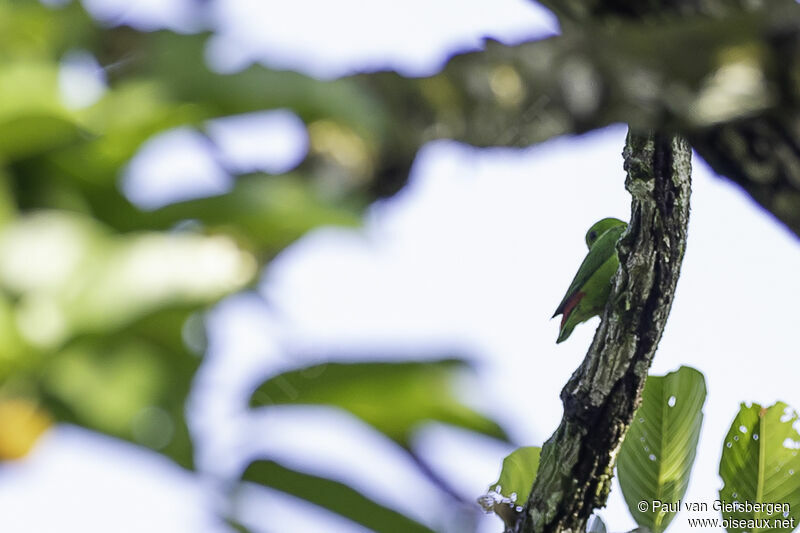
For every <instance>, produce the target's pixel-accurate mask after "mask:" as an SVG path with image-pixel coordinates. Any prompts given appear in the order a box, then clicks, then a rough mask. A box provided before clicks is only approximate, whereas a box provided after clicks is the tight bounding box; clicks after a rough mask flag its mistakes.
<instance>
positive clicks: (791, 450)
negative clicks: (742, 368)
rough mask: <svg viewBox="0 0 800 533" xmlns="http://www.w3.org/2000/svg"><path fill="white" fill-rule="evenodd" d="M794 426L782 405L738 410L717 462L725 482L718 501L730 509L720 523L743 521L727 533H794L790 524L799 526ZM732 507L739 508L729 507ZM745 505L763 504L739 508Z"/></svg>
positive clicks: (799, 463) (799, 458)
mask: <svg viewBox="0 0 800 533" xmlns="http://www.w3.org/2000/svg"><path fill="white" fill-rule="evenodd" d="M797 424H798V417H797V413H796V412H795V411H794V409H792V408H791V407H789V406H788V405H786V404H785V403H783V402H777V403H776V404H775V405H773V406H771V407H762V406H760V405H758V404H755V403H754V404H752V405H750V406H747V405H745V404H742V405H741V407H740V409H739V413H738V414H737V415H736V418H734V420H733V423H732V424H731V428H730V430H729V431H728V435H727V436H726V437H725V444H724V445H723V447H722V459H721V460H720V462H719V475H720V477H721V478H722V481H723V482H724V483H725V484H724V486H723V487H722V489H721V490H720V491H719V496H720V500H724V501H725V502H728V503H729V504H731V507H730V508H725V509H722V510H721V512H722V518H723V519H728V520H731V519H732V520H740V521H742V522H741V523H739V524H730V526H729V527H728V528H727V530H728V531H729V532H737V533H738V532H744V531H753V532H756V531H757V532H775V533H777V532H781V531H782V532H786V531H790V530H792V529H794V528H793V527H791V526H790V523H791V521H792V520H793V521H794V524H795V525H796V524H797V523H798V521H800V455H798V450H800V434H799V433H798V432H797V429H796V426H797ZM734 502H740V503H741V504H742V506H740V507H734V506H735V503H734ZM745 503H749V504H756V505H758V504H766V505H764V506H763V507H756V506H755V505H751V506H750V507H744V504H745ZM762 520H766V522H761V521H762ZM775 520H779V521H781V523H776V522H774V521H775ZM784 521H785V522H784ZM737 526H738V527H737Z"/></svg>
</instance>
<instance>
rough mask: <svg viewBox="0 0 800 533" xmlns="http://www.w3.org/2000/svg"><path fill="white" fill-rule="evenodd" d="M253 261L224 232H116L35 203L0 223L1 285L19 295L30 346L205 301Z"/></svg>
mask: <svg viewBox="0 0 800 533" xmlns="http://www.w3.org/2000/svg"><path fill="white" fill-rule="evenodd" d="M54 256H56V257H58V258H59V260H58V261H53V260H52V258H53V257H54ZM255 266H256V265H255V261H254V259H253V257H252V256H251V255H250V254H248V253H246V252H244V251H242V250H240V249H239V248H238V247H237V246H236V244H235V243H234V242H233V241H232V240H231V239H229V238H227V237H224V236H216V237H206V236H202V235H197V234H190V233H169V234H167V233H141V234H133V235H125V236H119V235H113V234H110V233H108V231H107V230H106V229H105V228H103V227H102V226H101V225H99V224H97V223H95V222H94V221H92V220H91V219H89V218H86V217H83V216H80V215H77V214H69V213H66V212H58V211H41V212H38V213H35V214H31V215H28V216H25V217H22V218H20V219H18V220H17V221H15V222H14V223H13V224H10V225H8V226H6V227H5V228H3V229H2V230H0V288H2V289H5V290H6V291H8V292H9V293H11V294H14V295H15V296H17V297H18V305H17V320H18V323H19V324H20V329H21V332H22V333H23V335H24V336H25V337H26V338H27V339H28V340H29V342H30V343H31V344H32V345H35V346H38V347H39V348H47V349H49V348H55V347H58V346H60V345H61V344H62V343H64V342H66V341H67V340H68V339H70V338H71V337H72V336H74V335H78V334H83V333H99V332H111V331H114V330H115V329H117V328H120V327H122V326H124V325H125V324H129V323H131V322H132V321H135V320H138V319H139V318H140V317H143V316H145V315H147V314H148V313H152V312H156V311H159V310H161V309H163V308H167V307H181V306H183V307H192V306H194V307H196V306H201V305H206V304H209V303H212V302H214V301H216V300H218V299H219V298H221V297H223V296H225V295H226V294H229V293H231V292H233V291H236V290H238V289H240V288H242V287H243V286H244V285H245V284H246V283H248V282H249V281H250V280H251V279H252V278H253V276H254V275H255Z"/></svg>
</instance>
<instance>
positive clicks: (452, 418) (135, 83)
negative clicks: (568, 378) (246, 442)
mask: <svg viewBox="0 0 800 533" xmlns="http://www.w3.org/2000/svg"><path fill="white" fill-rule="evenodd" d="M208 37H209V35H208V34H194V35H190V34H186V35H179V34H176V33H172V32H168V31H157V32H152V33H147V32H140V31H136V30H134V29H132V28H128V27H121V26H113V25H112V26H109V25H107V24H100V23H97V22H96V21H94V20H92V18H91V17H90V16H88V15H87V13H86V12H85V11H84V10H83V8H82V6H81V5H80V4H79V3H78V2H68V3H66V4H65V5H62V6H58V7H47V6H44V5H41V4H40V3H38V2H36V1H31V0H28V1H24V0H12V1H3V2H0V339H2V342H0V461H2V460H12V459H16V458H19V457H21V456H23V455H25V454H26V453H27V452H28V451H29V450H30V449H31V448H32V446H34V445H35V442H36V440H37V439H38V438H39V436H40V435H41V434H42V433H43V432H44V431H46V429H47V428H48V427H50V426H51V425H52V424H54V423H55V424H57V423H72V424H77V425H80V426H83V427H85V428H89V429H91V430H95V431H98V432H102V433H104V434H107V435H111V436H114V437H117V438H121V439H125V440H127V441H130V442H133V443H136V444H139V445H141V446H144V447H147V448H150V449H151V450H154V451H158V452H160V453H163V454H164V455H165V456H167V457H170V458H171V459H173V460H174V461H175V462H176V463H177V464H180V465H182V466H184V467H186V468H193V467H194V452H193V448H194V446H193V444H192V439H191V434H190V431H189V428H188V426H187V421H186V414H185V404H186V399H187V396H188V395H189V393H190V391H191V388H192V381H193V377H194V375H195V372H196V370H197V368H198V367H199V365H200V364H201V361H202V357H201V356H202V353H198V352H202V351H203V349H204V347H203V338H204V332H202V331H198V330H201V329H203V313H204V311H205V310H207V309H208V308H209V307H210V306H212V305H214V304H215V303H216V302H217V301H219V300H220V299H221V298H224V297H225V296H227V295H230V294H232V293H235V292H237V291H240V290H243V289H246V288H248V287H250V286H252V284H253V283H255V281H256V279H257V275H258V272H259V271H260V270H261V269H262V268H263V267H264V266H265V264H266V263H267V262H268V261H269V260H271V259H272V258H273V257H274V256H275V255H276V254H278V253H279V252H280V251H281V250H283V249H284V248H285V247H286V246H288V245H289V244H291V243H292V242H294V241H295V240H297V239H298V238H299V237H301V236H302V235H303V234H305V233H306V232H307V231H309V230H311V229H313V228H315V227H319V226H324V225H341V226H350V227H353V226H357V225H358V224H359V223H360V219H361V214H362V212H363V209H364V208H365V207H366V206H367V205H369V203H370V202H371V201H372V200H374V199H375V191H376V190H386V189H387V187H385V186H380V185H376V183H374V181H375V180H377V179H379V178H378V177H379V176H384V175H391V176H390V177H391V179H392V180H394V181H393V182H392V183H393V184H394V185H392V187H393V188H394V189H396V186H399V185H402V184H403V183H404V182H405V179H406V176H407V170H408V166H410V163H411V158H412V156H413V150H414V149H415V147H412V146H405V145H403V146H405V148H404V149H403V150H406V148H407V149H408V153H406V151H403V150H400V151H398V150H397V148H396V147H397V146H398V145H397V143H396V140H397V132H395V131H393V128H392V127H391V123H390V121H389V119H388V116H389V114H388V113H387V112H386V110H385V109H383V108H382V107H381V106H382V105H386V104H385V103H381V102H379V101H378V100H377V99H375V98H374V97H373V96H372V95H371V94H370V93H369V92H368V91H367V90H365V88H364V85H363V84H359V83H357V82H356V81H355V80H354V79H348V80H339V81H332V82H322V81H319V80H315V79H312V78H308V77H306V76H303V75H300V74H294V73H288V72H276V71H270V70H269V69H266V68H264V67H261V66H252V67H250V68H247V69H245V70H243V71H241V72H237V73H232V74H220V73H216V72H214V71H212V70H211V69H210V68H209V67H208V66H207V65H206V63H205V61H204V53H205V52H204V51H205V43H206V40H207V38H208ZM75 57H82V58H84V59H86V58H88V60H89V61H90V64H91V62H94V61H96V62H97V68H96V69H95V70H96V71H97V72H96V74H97V76H96V78H97V79H95V80H94V81H93V82H92V83H94V84H95V87H94V89H92V88H91V87H90V86H89V85H86V86H85V87H83V88H82V89H81V87H79V91H80V90H82V91H83V93H81V94H79V96H80V98H78V99H77V100H75V99H74V98H73V99H70V98H69V95H68V94H67V93H68V91H67V89H66V88H65V79H66V73H67V70H66V69H67V67H68V65H69V61H70V60H72V59H74V58H75ZM98 87H99V89H98ZM93 90H94V91H95V92H94V93H93V92H92V91H93ZM73 96H74V95H73ZM277 109H283V110H289V111H291V112H292V113H294V114H295V115H296V116H297V117H299V119H300V120H301V121H302V122H303V124H304V125H305V127H306V130H307V134H308V139H309V147H308V153H307V154H306V156H305V159H304V160H303V161H302V162H301V163H300V164H299V165H298V166H297V167H296V168H294V169H290V170H288V171H287V172H285V173H283V174H280V175H271V174H269V173H264V172H259V173H250V174H247V175H236V173H235V172H233V171H232V170H231V169H229V168H225V165H224V164H222V161H221V160H218V159H216V157H217V156H218V155H219V152H218V151H219V150H220V147H218V146H215V144H214V140H213V138H212V136H211V135H208V134H207V131H206V130H207V129H208V128H209V124H210V122H211V121H212V120H214V119H217V118H222V117H226V116H231V115H236V114H243V113H249V112H256V111H262V110H277ZM175 128H183V129H187V128H188V129H189V130H190V131H193V132H196V133H198V134H199V135H200V136H201V138H202V139H204V140H206V141H207V148H208V151H209V154H210V155H211V158H212V159H214V160H215V161H216V162H217V163H219V164H220V168H222V170H223V171H224V172H226V173H228V174H229V177H230V178H231V181H232V185H231V187H230V188H229V190H227V191H226V192H224V193H221V194H217V195H214V196H208V197H204V198H196V199H192V200H185V201H177V202H172V203H170V204H168V205H164V206H162V207H159V208H156V209H150V210H147V209H144V208H141V207H139V206H137V205H135V204H134V203H133V202H132V201H131V200H130V199H129V198H127V197H126V196H125V194H124V193H123V190H122V187H121V182H120V180H121V178H122V177H123V176H124V175H125V174H126V172H127V169H128V166H129V163H130V161H131V159H132V158H133V157H134V156H136V155H137V154H138V153H139V151H140V150H141V149H142V146H143V145H144V144H145V143H148V142H151V141H153V139H154V138H156V137H157V136H159V135H160V134H163V133H165V132H168V131H170V130H172V129H175ZM393 147H394V148H393ZM387 151H389V152H390V155H389V156H388V157H387V156H386V153H387ZM381 161H384V163H381ZM385 161H388V163H385ZM381 164H386V165H388V166H389V167H391V168H389V169H388V170H387V169H380V168H377V166H378V165H381ZM398 176H401V178H400V179H398ZM394 189H393V190H394ZM188 337H192V338H194V339H195V340H197V339H200V340H199V341H198V342H191V343H190V344H191V347H190V346H188V345H187V338H188ZM465 368H466V365H465V363H463V362H459V361H455V360H447V361H435V362H430V363H419V362H409V363H391V364H389V363H360V364H356V363H353V364H329V365H322V366H320V367H315V368H310V369H302V370H297V371H294V372H288V373H286V374H283V375H280V376H275V377H273V378H270V379H269V380H268V381H267V382H266V383H264V385H263V386H262V387H261V388H260V389H259V391H258V392H257V394H256V396H254V403H255V404H260V405H266V404H276V403H299V404H324V405H330V406H334V407H338V408H341V409H344V410H347V411H349V412H350V413H352V414H353V415H355V416H357V417H359V418H361V419H362V420H364V421H365V422H367V423H369V424H370V425H372V426H373V427H374V428H375V429H376V430H377V431H379V432H381V433H382V434H384V435H385V436H386V437H388V438H387V439H386V441H387V444H389V445H395V444H400V445H401V446H402V447H403V448H404V449H406V450H407V451H409V452H410V449H411V446H412V444H411V439H412V436H413V433H414V431H415V430H416V429H417V428H418V427H420V426H421V425H422V424H424V423H427V422H430V421H439V422H444V423H447V424H451V425H455V426H458V427H461V428H465V429H467V430H471V431H474V432H477V433H481V434H484V435H489V436H492V437H495V438H498V439H503V440H507V436H506V434H505V433H504V432H503V430H502V429H501V428H500V427H499V426H498V425H497V424H496V423H495V422H493V421H492V420H490V419H488V418H486V417H485V416H483V415H481V414H479V413H478V412H476V411H475V410H474V409H472V408H470V407H467V406H466V405H464V404H463V403H462V402H461V401H460V400H459V399H458V398H457V396H456V394H455V393H454V383H453V381H454V380H455V379H457V377H458V376H459V375H460V374H461V373H462V372H463V371H464V369H465ZM311 374H314V379H308V376H309V375H311ZM287 384H288V386H290V387H291V388H292V390H293V391H294V392H293V393H292V395H291V396H287V395H286V394H285V391H286V390H287V388H286V387H287ZM407 455H408V458H409V463H408V465H409V468H421V469H422V473H423V474H424V475H429V476H431V475H433V474H432V472H431V471H430V470H429V468H428V467H426V466H424V465H423V464H422V463H421V462H420V459H419V458H417V457H415V456H414V455H413V453H409V454H407ZM245 479H246V480H248V481H254V482H257V483H261V484H263V485H266V486H269V487H272V488H275V489H277V490H281V491H284V492H287V493H289V494H293V495H295V496H298V497H300V498H304V499H307V500H308V501H310V502H313V503H315V504H317V505H320V506H322V507H326V508H328V509H330V510H332V511H334V512H336V513H339V514H342V515H343V516H346V517H348V518H350V519H351V520H353V521H355V522H357V523H360V524H362V525H364V526H366V527H370V528H373V529H374V530H376V531H387V532H388V531H404V532H405V531H409V532H410V531H420V532H422V531H430V530H429V529H428V528H427V526H424V525H421V524H419V523H417V522H415V521H414V520H411V519H409V518H406V517H404V516H402V515H401V514H400V513H398V512H396V511H394V510H391V509H389V508H387V507H385V506H383V505H381V504H379V503H376V502H373V501H371V500H370V499H369V498H367V497H366V496H364V495H362V494H360V493H358V492H357V491H355V490H353V489H352V488H350V487H347V486H346V485H344V484H342V483H340V482H338V481H333V480H327V479H323V478H321V477H318V476H316V475H314V474H313V473H302V472H297V471H294V470H290V469H287V468H285V467H283V466H281V465H279V464H277V463H275V462H272V461H271V460H269V459H268V458H266V459H264V460H259V461H257V462H255V463H253V464H252V465H251V466H250V468H249V469H248V470H247V472H246V474H245ZM443 493H444V494H448V491H446V490H444V489H443ZM231 520H232V522H231V523H232V524H234V523H235V522H236V517H231Z"/></svg>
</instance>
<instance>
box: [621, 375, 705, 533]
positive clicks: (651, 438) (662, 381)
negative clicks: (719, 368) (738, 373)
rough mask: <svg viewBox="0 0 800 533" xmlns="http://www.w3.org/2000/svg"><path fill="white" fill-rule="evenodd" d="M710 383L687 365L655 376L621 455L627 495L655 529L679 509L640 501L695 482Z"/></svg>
mask: <svg viewBox="0 0 800 533" xmlns="http://www.w3.org/2000/svg"><path fill="white" fill-rule="evenodd" d="M705 398H706V384H705V379H704V378H703V374H701V373H700V372H698V371H697V370H695V369H693V368H689V367H685V366H682V367H681V368H679V369H678V370H677V371H676V372H670V373H669V374H667V375H666V376H649V377H648V378H647V382H646V383H645V386H644V391H643V393H642V405H641V406H640V407H639V409H638V410H637V411H636V414H635V415H634V417H633V422H632V423H631V427H630V428H629V430H628V434H627V436H626V437H625V441H624V442H623V444H622V448H621V449H620V452H619V457H618V458H617V473H618V475H619V484H620V487H621V488H622V494H623V495H624V496H625V501H626V502H627V504H628V509H630V512H631V514H632V515H633V517H634V519H635V520H636V522H637V523H638V524H639V525H640V526H643V527H646V528H648V529H649V530H650V531H652V532H653V533H660V532H662V531H664V530H665V529H666V528H667V526H668V525H669V523H670V522H671V521H672V519H673V518H674V517H675V512H672V511H671V510H665V509H666V508H665V507H662V508H660V509H653V506H652V505H649V506H648V508H647V510H645V511H641V510H640V509H639V507H638V504H639V503H640V502H641V501H642V500H644V501H647V502H653V501H656V500H658V501H661V502H663V503H665V504H667V503H674V502H677V501H678V500H680V499H681V498H682V497H683V495H684V494H685V493H686V488H687V487H688V485H689V475H690V474H691V470H692V465H693V464H694V458H695V453H696V452H697V441H698V438H699V437H700V428H701V426H702V424H703V403H704V402H705Z"/></svg>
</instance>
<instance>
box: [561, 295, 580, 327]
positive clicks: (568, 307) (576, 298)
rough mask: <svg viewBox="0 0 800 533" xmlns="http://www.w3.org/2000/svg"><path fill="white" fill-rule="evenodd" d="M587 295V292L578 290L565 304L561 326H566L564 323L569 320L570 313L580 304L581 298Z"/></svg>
mask: <svg viewBox="0 0 800 533" xmlns="http://www.w3.org/2000/svg"><path fill="white" fill-rule="evenodd" d="M584 296H586V293H585V292H576V293H575V294H574V295H573V296H572V297H571V298H570V299H569V300H567V302H566V303H565V304H564V313H563V314H562V315H561V327H562V328H563V327H564V324H565V323H566V322H567V319H568V318H569V315H570V314H571V313H572V310H573V309H575V307H576V306H577V305H578V303H579V302H580V301H581V298H583V297H584Z"/></svg>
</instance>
